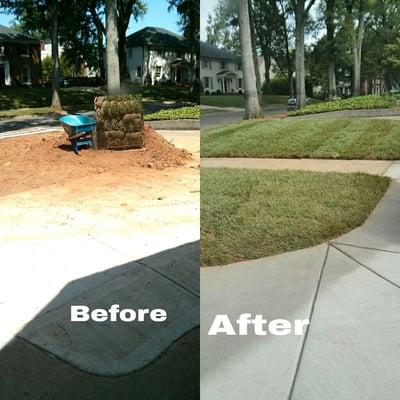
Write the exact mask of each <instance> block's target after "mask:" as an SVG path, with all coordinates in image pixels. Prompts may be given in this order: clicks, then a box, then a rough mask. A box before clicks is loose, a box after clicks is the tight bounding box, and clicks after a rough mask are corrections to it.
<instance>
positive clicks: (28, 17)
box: [0, 0, 71, 110]
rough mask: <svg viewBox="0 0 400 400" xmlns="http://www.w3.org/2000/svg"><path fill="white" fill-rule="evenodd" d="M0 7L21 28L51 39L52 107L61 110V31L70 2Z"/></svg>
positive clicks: (4, 2)
mask: <svg viewBox="0 0 400 400" xmlns="http://www.w3.org/2000/svg"><path fill="white" fill-rule="evenodd" d="M0 7H2V8H4V9H5V10H7V11H9V12H11V13H13V14H14V15H15V16H16V19H17V21H18V22H19V23H20V24H21V26H22V27H23V28H24V29H25V30H27V31H29V30H35V31H37V32H39V33H40V36H41V37H42V38H47V37H50V38H51V48H52V66H53V72H52V90H51V106H52V108H54V109H55V110H59V109H61V100H60V85H59V66H60V65H59V54H58V45H59V30H60V21H62V18H63V15H66V14H68V13H69V12H70V10H71V4H70V3H69V2H60V1H57V0H0Z"/></svg>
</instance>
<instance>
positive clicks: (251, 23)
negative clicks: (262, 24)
mask: <svg viewBox="0 0 400 400" xmlns="http://www.w3.org/2000/svg"><path fill="white" fill-rule="evenodd" d="M247 3H248V8H249V26H250V35H251V48H252V54H253V62H254V72H255V74H256V88H257V94H258V101H259V103H260V104H261V100H262V96H261V95H262V93H261V77H260V66H259V64H258V57H257V38H256V32H255V24H254V18H253V7H252V6H251V0H247Z"/></svg>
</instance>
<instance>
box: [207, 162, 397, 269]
mask: <svg viewBox="0 0 400 400" xmlns="http://www.w3.org/2000/svg"><path fill="white" fill-rule="evenodd" d="M389 183H390V179H389V178H387V177H380V176H375V175H368V174H361V173H357V174H339V173H321V172H306V171H270V170H244V169H242V170H237V169H219V168H218V169H214V168H204V169H202V175H201V263H202V266H211V265H222V264H229V263H232V262H236V261H241V260H250V259H256V258H261V257H266V256H271V255H274V254H279V253H283V252H286V251H292V250H297V249H301V248H306V247H310V246H314V245H317V244H320V243H323V242H325V241H327V240H330V239H333V238H336V237H338V236H340V235H342V234H344V233H346V232H348V231H350V230H352V229H354V228H356V227H357V226H359V225H361V224H362V223H363V222H364V221H365V219H366V218H367V217H368V215H369V214H370V213H371V211H372V210H373V209H374V207H375V206H376V204H377V203H378V201H379V200H380V198H381V197H382V196H383V194H384V193H385V191H386V190H387V188H388V186H389Z"/></svg>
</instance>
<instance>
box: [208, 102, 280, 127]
mask: <svg viewBox="0 0 400 400" xmlns="http://www.w3.org/2000/svg"><path fill="white" fill-rule="evenodd" d="M215 108H216V107H215ZM217 109H218V111H216V112H210V113H205V114H203V115H201V117H200V129H201V130H206V129H211V128H217V127H219V126H224V125H228V124H231V123H234V122H238V121H241V120H242V119H243V114H244V109H229V108H228V109H223V108H222V107H220V108H217ZM262 111H263V115H264V116H265V117H278V116H280V115H283V114H285V113H286V106H270V107H265V108H263V110H262Z"/></svg>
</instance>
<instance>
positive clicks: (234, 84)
mask: <svg viewBox="0 0 400 400" xmlns="http://www.w3.org/2000/svg"><path fill="white" fill-rule="evenodd" d="M200 79H201V82H202V85H203V91H204V94H212V93H221V94H222V93H243V92H244V89H243V72H242V70H241V62H240V57H238V56H236V55H234V54H232V53H230V52H229V51H226V50H223V49H220V48H218V47H216V46H213V45H211V44H209V43H206V42H200Z"/></svg>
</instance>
